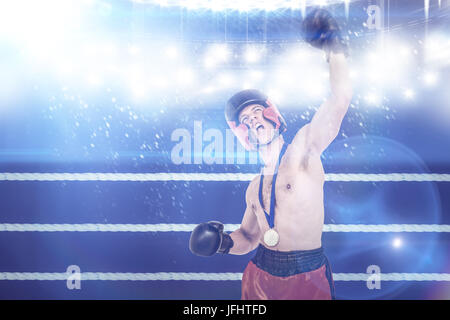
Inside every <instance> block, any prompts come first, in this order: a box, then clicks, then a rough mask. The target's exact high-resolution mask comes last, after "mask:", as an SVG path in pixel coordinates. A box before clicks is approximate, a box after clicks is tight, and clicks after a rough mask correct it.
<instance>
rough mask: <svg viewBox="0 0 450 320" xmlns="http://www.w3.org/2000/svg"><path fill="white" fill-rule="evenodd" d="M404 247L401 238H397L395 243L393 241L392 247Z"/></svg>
mask: <svg viewBox="0 0 450 320" xmlns="http://www.w3.org/2000/svg"><path fill="white" fill-rule="evenodd" d="M402 245H403V241H402V239H400V238H395V239H394V241H392V246H393V247H394V248H400V247H401V246H402Z"/></svg>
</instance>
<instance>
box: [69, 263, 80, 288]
mask: <svg viewBox="0 0 450 320" xmlns="http://www.w3.org/2000/svg"><path fill="white" fill-rule="evenodd" d="M66 274H67V281H66V286H67V289H69V290H73V289H77V290H80V289H81V269H80V267H79V266H77V265H70V266H68V267H67V270H66Z"/></svg>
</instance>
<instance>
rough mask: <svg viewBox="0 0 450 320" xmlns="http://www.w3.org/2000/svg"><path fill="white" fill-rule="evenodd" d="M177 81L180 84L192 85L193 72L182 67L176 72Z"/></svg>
mask: <svg viewBox="0 0 450 320" xmlns="http://www.w3.org/2000/svg"><path fill="white" fill-rule="evenodd" d="M177 82H178V84H180V85H182V86H188V85H192V84H193V82H194V72H193V71H192V69H190V68H182V69H180V70H178V72H177Z"/></svg>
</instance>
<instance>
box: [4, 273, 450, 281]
mask: <svg viewBox="0 0 450 320" xmlns="http://www.w3.org/2000/svg"><path fill="white" fill-rule="evenodd" d="M76 275H77V276H79V278H78V280H80V281H83V280H102V281H168V280H176V281H180V280H185V281H198V280H203V281H236V280H239V281H240V280H242V273H233V272H223V273H203V272H156V273H130V272H80V273H78V274H74V273H66V272H0V280H38V281H45V280H68V281H73V280H74V279H75V277H76ZM375 276H376V277H377V279H379V280H380V281H450V273H378V274H370V273H333V280H334V281H371V280H373V279H374V277H375ZM378 277H379V278H378Z"/></svg>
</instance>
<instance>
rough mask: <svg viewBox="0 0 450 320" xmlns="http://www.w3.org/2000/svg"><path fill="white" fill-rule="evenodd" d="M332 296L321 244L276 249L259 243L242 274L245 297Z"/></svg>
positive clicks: (330, 282) (330, 297)
mask: <svg viewBox="0 0 450 320" xmlns="http://www.w3.org/2000/svg"><path fill="white" fill-rule="evenodd" d="M313 299H314V300H329V299H334V282H333V279H332V273H331V268H330V266H329V263H328V259H327V258H326V257H325V255H324V254H323V250H322V248H319V249H315V250H307V251H290V252H282V251H273V250H269V249H267V248H265V247H264V246H262V245H260V246H259V248H258V251H257V254H256V256H255V257H254V258H253V259H252V261H250V262H249V264H248V265H247V267H246V268H245V270H244V274H243V277H242V300H313Z"/></svg>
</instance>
